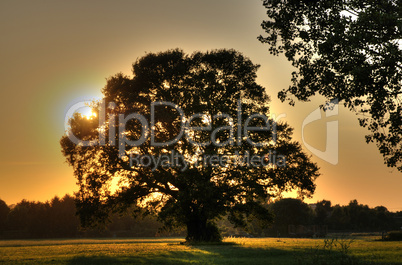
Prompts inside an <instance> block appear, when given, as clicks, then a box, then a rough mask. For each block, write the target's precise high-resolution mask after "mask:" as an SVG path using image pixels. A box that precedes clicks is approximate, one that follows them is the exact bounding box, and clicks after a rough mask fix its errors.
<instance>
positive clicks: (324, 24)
mask: <svg viewBox="0 0 402 265" xmlns="http://www.w3.org/2000/svg"><path fill="white" fill-rule="evenodd" d="M264 6H265V8H266V9H267V15H268V20H266V21H264V22H263V23H262V27H263V29H264V30H265V31H266V33H267V36H265V37H263V36H260V37H259V40H260V41H261V42H263V43H267V44H268V45H269V51H270V53H271V54H274V55H278V54H281V53H284V55H285V56H286V58H287V59H288V60H289V61H290V62H292V65H293V66H294V67H296V68H297V71H295V72H293V73H292V82H293V84H292V85H291V86H290V87H289V88H288V89H284V90H282V91H281V92H280V93H279V94H278V96H279V98H280V99H281V100H282V101H285V100H288V101H289V102H290V103H291V104H292V105H293V104H294V98H296V99H298V100H302V101H308V100H309V99H310V98H311V97H312V96H314V95H315V94H320V95H322V96H324V97H326V98H327V99H329V100H332V99H335V98H337V99H339V101H340V102H344V104H345V106H347V107H348V108H349V109H350V110H352V111H356V112H358V114H362V115H361V116H360V118H359V120H360V125H361V126H364V127H367V128H368V130H369V131H370V134H369V135H367V136H366V141H367V142H376V144H377V147H378V149H379V151H380V153H381V154H382V155H383V156H384V159H385V163H386V164H387V165H388V166H389V167H396V168H397V169H398V170H399V171H402V119H401V116H402V105H401V104H402V90H401V87H402V86H401V84H402V50H401V47H402V46H401V41H402V21H401V16H402V4H401V1H395V0H380V1H378V0H346V1H345V0H324V1H283V0H266V1H264Z"/></svg>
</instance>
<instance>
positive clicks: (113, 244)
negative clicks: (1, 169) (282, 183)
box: [0, 237, 402, 265]
mask: <svg viewBox="0 0 402 265" xmlns="http://www.w3.org/2000/svg"><path fill="white" fill-rule="evenodd" d="M183 241H184V239H182V238H145V239H65V240H60V239H58V240H4V241H0V264H85V265H87V264H189V263H191V264H247V265H251V264H284V265H288V264H314V265H318V264H402V242H383V241H378V240H376V238H375V237H360V238H354V239H351V238H347V239H291V238H226V239H225V240H224V243H222V244H197V245H185V244H180V243H181V242H183Z"/></svg>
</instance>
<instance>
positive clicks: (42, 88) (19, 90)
mask: <svg viewBox="0 0 402 265" xmlns="http://www.w3.org/2000/svg"><path fill="white" fill-rule="evenodd" d="M265 18H266V15H265V9H264V7H263V6H262V1H260V0H252V1H250V0H249V1H244V0H222V1H216V0H214V1H212V0H204V1H188V0H173V1H166V0H165V1H1V2H0V34H1V41H0V99H1V104H0V111H1V115H2V117H1V122H2V126H1V130H0V139H1V147H0V198H1V199H2V200H4V201H6V203H7V204H14V203H17V202H19V201H20V200H22V199H28V200H39V201H46V200H49V199H51V198H52V197H53V196H55V195H58V196H63V195H64V194H66V193H70V194H72V193H73V192H74V191H75V190H77V186H76V184H75V178H74V176H73V171H72V168H70V167H68V166H67V164H66V163H65V162H64V157H63V156H62V154H61V148H60V145H59V140H60V138H61V136H62V135H63V133H64V120H65V114H66V112H67V110H68V109H69V107H71V106H72V105H74V104H75V103H77V102H80V101H83V100H92V99H99V98H100V97H101V92H100V91H101V88H102V87H103V86H104V85H105V83H106V80H105V79H106V78H108V77H109V76H111V75H114V74H116V73H118V72H122V73H124V74H127V75H130V74H131V66H132V63H133V62H134V61H135V60H136V59H137V58H139V57H141V56H143V55H145V54H146V52H159V51H165V50H167V49H172V48H177V47H178V48H181V49H183V50H184V51H185V52H187V53H192V52H194V51H207V50H211V49H219V48H233V49H236V50H238V51H240V52H242V53H243V54H244V55H245V56H247V57H249V58H250V59H251V60H252V61H253V62H254V63H257V64H260V65H261V67H260V69H259V71H258V79H257V80H258V82H259V84H261V85H262V86H264V87H265V88H266V89H267V92H268V94H269V95H270V96H271V98H272V103H271V106H272V107H271V112H272V113H275V114H276V115H277V116H278V115H279V114H285V115H286V117H285V118H283V120H284V121H286V122H288V123H289V124H290V125H291V126H292V127H294V129H295V130H294V137H295V139H296V140H298V141H302V139H301V133H302V124H303V120H304V119H305V118H306V117H307V116H308V115H309V114H310V113H311V112H313V111H314V110H316V109H317V107H318V106H319V105H320V104H322V103H323V102H324V100H323V98H321V97H316V98H315V99H314V100H313V101H311V102H308V103H304V102H296V106H295V107H291V106H289V105H288V104H287V103H281V102H280V101H279V100H278V99H277V93H278V91H280V90H281V89H283V88H287V87H288V86H289V84H290V78H291V76H290V74H291V72H292V71H293V68H292V66H291V65H290V63H289V62H288V61H287V60H286V59H285V57H284V56H279V57H274V56H272V55H270V54H269V52H268V46H267V45H263V44H261V43H260V42H259V41H258V40H257V37H258V36H259V35H260V34H263V35H264V32H263V30H262V29H261V27H260V24H261V22H262V20H264V19H265ZM335 120H338V122H339V123H338V124H339V156H338V158H339V162H338V164H337V165H332V164H330V163H328V162H326V161H324V160H322V159H320V158H319V157H317V156H315V155H313V157H312V159H313V161H315V162H317V163H318V165H319V167H320V168H321V170H320V172H321V174H322V175H321V176H320V177H319V178H318V179H317V182H316V183H317V190H316V193H315V195H314V197H313V198H312V199H309V200H306V201H307V202H316V201H317V200H322V199H327V200H331V201H332V203H333V204H347V203H349V201H350V200H352V199H357V200H358V202H359V203H362V204H368V205H369V206H371V207H374V206H378V205H383V206H386V207H387V208H388V209H389V210H391V211H397V210H402V193H401V187H402V173H400V172H398V171H397V170H396V169H392V168H387V167H386V166H385V165H384V163H383V158H382V156H381V155H380V153H379V151H378V149H377V148H376V146H375V145H374V144H369V145H368V144H366V143H365V139H364V135H365V134H366V133H367V130H366V129H365V128H361V127H359V124H358V121H357V117H356V115H355V114H354V113H351V112H349V111H348V110H347V109H345V108H343V107H341V106H340V107H339V114H338V116H332V117H330V118H327V119H325V118H324V119H322V120H320V121H316V122H314V123H311V124H309V125H307V126H306V127H305V128H304V135H305V140H306V143H307V144H308V145H310V146H313V147H315V148H317V149H321V150H324V149H325V141H326V122H328V121H335ZM303 147H305V145H303ZM305 151H306V152H309V151H308V150H307V149H306V148H305Z"/></svg>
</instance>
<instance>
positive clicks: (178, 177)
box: [61, 50, 318, 241]
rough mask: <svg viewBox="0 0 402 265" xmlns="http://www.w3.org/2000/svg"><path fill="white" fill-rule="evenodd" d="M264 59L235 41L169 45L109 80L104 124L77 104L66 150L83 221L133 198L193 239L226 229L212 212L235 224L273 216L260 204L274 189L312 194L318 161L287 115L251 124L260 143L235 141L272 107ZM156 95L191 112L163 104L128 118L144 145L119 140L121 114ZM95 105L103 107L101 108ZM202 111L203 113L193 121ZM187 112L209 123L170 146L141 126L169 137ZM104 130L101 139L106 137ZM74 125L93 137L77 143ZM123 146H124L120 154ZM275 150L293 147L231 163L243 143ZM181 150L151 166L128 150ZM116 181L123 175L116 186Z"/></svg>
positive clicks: (255, 149)
mask: <svg viewBox="0 0 402 265" xmlns="http://www.w3.org/2000/svg"><path fill="white" fill-rule="evenodd" d="M257 69H258V65H254V64H253V63H252V62H251V61H250V60H249V59H248V58H246V57H244V56H243V55H242V54H241V53H239V52H236V51H234V50H216V51H211V52H206V53H202V52H196V53H193V54H192V55H186V54H184V53H183V52H182V51H181V50H170V51H167V52H162V53H157V54H155V53H150V54H147V55H146V56H144V57H142V58H140V59H138V60H137V61H136V62H135V63H134V64H133V77H132V78H130V77H128V76H123V75H122V74H117V75H116V76H113V77H111V78H109V79H108V81H107V84H106V86H105V88H104V89H103V95H104V101H105V102H106V104H107V105H106V106H109V105H108V104H109V103H113V104H112V105H113V106H114V107H113V108H111V107H108V108H103V109H104V110H103V112H105V115H106V122H105V124H102V125H101V126H99V122H98V119H99V115H97V116H96V117H93V118H92V119H87V118H84V117H82V116H80V115H78V114H76V115H75V116H74V117H73V118H72V119H71V120H70V127H71V129H70V131H69V132H68V133H67V134H66V135H65V136H64V137H62V139H61V146H62V152H63V154H64V156H65V157H66V159H67V162H68V163H69V164H70V165H71V166H72V167H73V168H74V174H75V176H76V177H77V180H78V184H79V191H78V193H77V194H76V198H77V208H78V213H79V215H80V217H81V221H82V223H83V225H84V226H86V225H89V224H91V223H93V222H94V221H97V220H106V219H107V216H108V213H109V212H110V210H111V209H112V210H114V211H124V210H125V209H127V208H128V207H130V205H132V204H134V205H135V206H137V209H138V211H144V209H145V213H154V214H157V215H158V217H159V219H160V220H162V221H163V222H164V224H165V226H166V227H174V226H183V225H184V226H185V227H186V228H187V240H188V241H217V240H220V234H219V231H218V229H217V227H216V224H215V220H216V219H217V218H219V217H221V216H223V215H225V214H228V218H229V220H230V221H231V222H232V223H234V224H236V225H238V226H245V225H246V223H247V220H249V219H252V218H255V217H256V218H259V219H262V220H265V221H266V222H268V221H270V220H271V216H270V214H269V212H268V210H267V209H266V208H265V207H263V205H262V203H263V202H264V201H265V200H266V199H267V198H270V197H275V196H278V194H280V193H281V192H282V191H284V190H289V189H297V190H298V191H299V194H300V196H305V195H307V196H309V195H311V194H312V193H313V192H314V189H315V184H314V180H315V179H316V177H317V176H318V168H317V166H316V165H315V164H314V163H312V162H311V161H310V159H309V157H308V156H307V155H306V154H305V153H303V152H302V150H301V146H300V144H299V143H297V142H294V141H292V139H291V135H292V128H290V127H289V126H288V125H287V124H285V123H276V122H274V121H273V120H268V122H269V124H270V125H272V128H274V127H275V126H276V130H270V131H268V132H267V131H259V132H257V131H254V132H249V136H250V139H251V140H252V141H253V142H254V143H265V144H264V145H262V146H256V145H255V144H254V143H253V142H252V141H247V140H246V138H245V136H244V134H242V136H241V137H240V138H238V139H237V138H236V141H233V136H234V132H233V130H235V129H236V130H237V129H238V128H240V129H241V131H243V129H244V124H245V121H246V119H247V118H248V117H250V115H252V114H255V113H258V114H264V115H268V114H269V108H268V103H269V97H268V95H267V94H266V92H265V89H264V88H263V87H261V86H260V85H258V84H256V82H255V79H256V71H257ZM239 99H241V105H240V106H238V100H239ZM155 101H165V102H173V103H174V104H176V106H179V107H180V108H181V109H182V110H183V112H184V114H185V117H186V118H182V117H181V116H180V115H179V113H178V111H177V110H175V109H173V108H172V107H167V106H157V107H155V112H154V113H155V116H154V118H155V120H154V123H153V124H151V125H149V124H148V125H147V124H141V122H139V121H138V119H131V120H129V121H128V122H127V123H126V126H125V133H124V137H127V139H128V140H131V141H136V140H141V139H143V140H144V141H143V142H142V143H141V145H138V146H130V145H125V144H122V143H120V142H119V138H118V137H119V135H120V137H121V136H122V134H119V133H118V129H119V126H121V124H122V123H121V121H120V122H119V124H117V122H116V121H117V117H119V119H122V118H123V117H127V115H130V114H133V113H137V114H141V115H143V116H144V117H145V119H146V120H147V121H151V107H150V106H151V103H152V102H155ZM97 105H98V106H101V105H102V104H100V103H94V109H96V107H97ZM239 107H240V108H241V112H242V114H241V115H238V108H239ZM98 112H99V113H98V114H102V110H101V109H99V108H98ZM195 114H202V115H201V116H199V117H195V118H194V119H192V120H191V121H189V117H191V116H192V115H195ZM118 115H120V116H118ZM184 122H188V123H189V125H190V126H192V127H203V128H204V129H200V130H197V131H195V130H186V132H185V133H186V135H185V136H182V137H181V138H180V140H179V141H177V142H176V143H175V144H173V145H171V146H167V145H162V146H156V145H155V144H152V142H151V137H147V136H144V135H146V133H149V132H150V126H151V128H152V129H154V130H155V134H154V138H155V139H154V140H155V141H156V142H158V143H163V142H166V141H168V140H171V139H174V138H175V137H176V136H177V135H179V134H180V132H181V128H182V123H184ZM265 122H266V121H264V120H263V119H259V118H256V119H252V121H251V122H250V123H249V126H260V127H261V126H262V127H264V126H265V125H266V123H265ZM223 126H226V127H223ZM208 127H209V129H208ZM120 128H121V127H120ZM231 128H235V129H233V130H232V129H231ZM265 128H266V127H265ZM99 131H102V132H104V133H105V134H106V135H105V139H107V141H105V143H104V144H99V143H100V141H101V139H98V133H99ZM272 131H274V132H275V133H274V134H273V133H272ZM236 133H237V132H236ZM69 134H74V135H75V136H77V137H79V138H80V139H82V140H91V141H93V143H94V144H93V145H92V146H83V145H80V144H78V145H76V144H74V143H73V142H71V141H70V139H69V137H68V135H69ZM142 136H144V138H141V137H142ZM273 137H275V138H276V139H277V140H276V144H274V141H273ZM212 140H214V141H215V144H211V141H212ZM191 141H193V142H191ZM194 142H197V143H198V144H194ZM119 148H120V149H123V151H124V154H123V156H122V157H121V158H120V157H119ZM269 151H271V154H275V153H274V152H276V154H278V155H279V154H282V155H284V156H286V166H285V167H278V166H277V164H276V163H273V164H271V165H268V166H263V167H258V166H257V167H255V166H252V165H250V164H247V163H234V160H235V159H236V158H237V157H238V156H236V152H237V153H238V154H240V155H241V156H243V155H245V154H246V152H249V153H250V156H253V155H255V154H258V155H262V156H263V157H265V158H264V159H263V160H264V161H267V160H268V159H270V161H267V162H273V158H272V157H269V156H266V155H267V154H269ZM174 153H176V154H180V156H181V157H182V158H183V159H184V160H185V161H186V164H188V168H186V169H185V170H183V169H184V168H183V165H184V164H185V163H183V161H181V162H180V163H179V164H176V165H166V166H163V167H162V166H159V167H154V166H156V165H155V163H154V162H152V161H149V165H148V166H141V165H137V164H133V165H130V163H129V157H130V155H131V156H144V155H148V156H153V157H155V158H158V157H159V156H161V155H166V154H167V155H172V154H174ZM208 155H209V156H211V155H221V156H223V155H226V156H227V157H228V158H229V159H228V162H227V163H226V165H224V166H219V165H218V164H217V163H216V161H215V162H213V161H208V159H204V160H203V158H206V156H208ZM282 162H284V161H282ZM112 181H113V183H115V185H116V183H118V184H117V186H118V187H117V188H116V186H115V187H112V186H111V183H112ZM141 209H142V210H141Z"/></svg>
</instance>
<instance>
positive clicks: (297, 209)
mask: <svg viewBox="0 0 402 265" xmlns="http://www.w3.org/2000/svg"><path fill="white" fill-rule="evenodd" d="M269 207H270V208H271V209H272V212H273V214H274V216H275V217H274V229H276V230H277V231H279V232H280V235H287V234H288V226H289V225H295V226H297V225H310V224H312V221H313V211H312V209H311V208H310V206H308V204H306V203H304V202H303V201H302V200H300V199H294V198H285V199H280V200H278V201H276V202H275V203H272V204H271V205H270V206H269Z"/></svg>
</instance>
